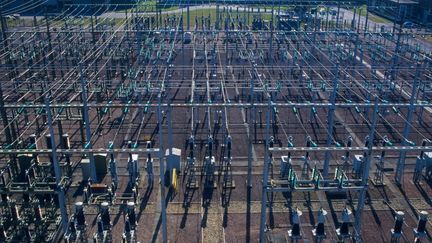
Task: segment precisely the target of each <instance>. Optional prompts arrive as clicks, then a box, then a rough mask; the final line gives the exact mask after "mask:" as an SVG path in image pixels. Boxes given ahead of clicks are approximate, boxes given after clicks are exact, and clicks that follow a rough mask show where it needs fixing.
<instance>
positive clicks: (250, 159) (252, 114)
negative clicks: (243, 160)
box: [246, 65, 255, 188]
mask: <svg viewBox="0 0 432 243" xmlns="http://www.w3.org/2000/svg"><path fill="white" fill-rule="evenodd" d="M254 70H255V68H254V66H253V65H252V78H251V81H250V95H249V99H250V106H249V121H248V130H249V137H248V171H247V185H248V187H249V188H251V187H252V162H253V144H252V131H251V128H252V125H253V123H254V122H255V110H254V105H253V104H254V101H255V95H254V83H255V82H254ZM246 115H247V114H246Z"/></svg>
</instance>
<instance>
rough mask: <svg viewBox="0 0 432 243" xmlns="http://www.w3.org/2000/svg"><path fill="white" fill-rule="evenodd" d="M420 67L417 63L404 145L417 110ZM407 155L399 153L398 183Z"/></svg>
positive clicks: (399, 183) (404, 152) (400, 179)
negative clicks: (415, 104)
mask: <svg viewBox="0 0 432 243" xmlns="http://www.w3.org/2000/svg"><path fill="white" fill-rule="evenodd" d="M420 67H421V63H417V68H416V74H415V77H414V82H413V84H412V91H411V99H410V106H409V108H408V114H407V119H406V122H405V126H404V130H403V135H402V136H403V141H402V146H405V145H407V143H408V136H409V134H410V131H411V121H412V118H413V115H414V111H415V109H416V108H415V106H414V103H415V102H416V100H417V98H416V97H417V84H418V81H419V78H420ZM405 156H406V151H405V150H404V151H401V152H400V154H399V160H398V163H397V167H396V175H395V181H396V184H398V185H401V183H402V177H403V173H404V169H405Z"/></svg>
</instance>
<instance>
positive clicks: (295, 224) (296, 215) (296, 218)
mask: <svg viewBox="0 0 432 243" xmlns="http://www.w3.org/2000/svg"><path fill="white" fill-rule="evenodd" d="M302 214H303V213H302V211H300V210H298V209H296V210H295V211H294V212H293V215H292V229H291V230H289V231H288V235H289V236H290V237H291V238H295V239H299V238H301V230H300V216H301V215H302Z"/></svg>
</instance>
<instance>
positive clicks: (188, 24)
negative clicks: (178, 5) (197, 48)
mask: <svg viewBox="0 0 432 243" xmlns="http://www.w3.org/2000/svg"><path fill="white" fill-rule="evenodd" d="M189 5H190V0H188V3H187V6H186V14H187V30H188V31H189V30H190V11H189Z"/></svg>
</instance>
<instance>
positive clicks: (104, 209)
mask: <svg viewBox="0 0 432 243" xmlns="http://www.w3.org/2000/svg"><path fill="white" fill-rule="evenodd" d="M101 219H102V222H103V224H104V225H107V226H109V225H111V218H110V214H109V210H108V202H102V204H101Z"/></svg>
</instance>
